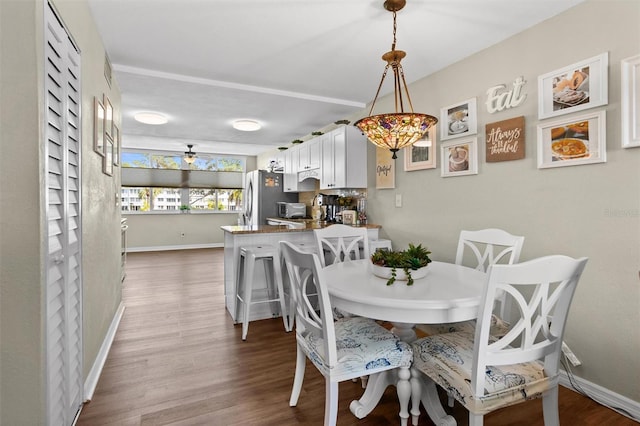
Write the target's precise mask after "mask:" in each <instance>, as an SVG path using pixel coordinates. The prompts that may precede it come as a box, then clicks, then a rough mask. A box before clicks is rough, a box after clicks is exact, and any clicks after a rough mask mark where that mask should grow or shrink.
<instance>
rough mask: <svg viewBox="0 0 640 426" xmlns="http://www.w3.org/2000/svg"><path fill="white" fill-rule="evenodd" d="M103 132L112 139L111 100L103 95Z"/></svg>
mask: <svg viewBox="0 0 640 426" xmlns="http://www.w3.org/2000/svg"><path fill="white" fill-rule="evenodd" d="M103 102H104V133H105V134H106V135H107V136H109V137H110V138H111V139H113V105H111V101H110V100H109V98H108V97H107V95H104V101H103Z"/></svg>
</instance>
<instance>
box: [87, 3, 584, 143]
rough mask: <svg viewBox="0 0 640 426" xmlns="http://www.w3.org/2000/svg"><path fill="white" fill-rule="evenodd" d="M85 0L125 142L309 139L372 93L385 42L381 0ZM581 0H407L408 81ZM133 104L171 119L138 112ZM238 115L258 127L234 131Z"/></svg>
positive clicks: (386, 19)
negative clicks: (110, 75)
mask: <svg viewBox="0 0 640 426" xmlns="http://www.w3.org/2000/svg"><path fill="white" fill-rule="evenodd" d="M88 1H89V5H90V8H91V10H92V13H93V16H94V19H95V21H96V23H97V25H98V29H99V31H100V34H101V36H102V40H103V43H104V45H105V47H106V50H107V54H108V55H109V58H110V60H111V62H112V65H113V72H114V76H115V79H116V80H117V82H118V85H119V87H120V90H121V93H122V106H121V108H122V111H121V114H122V125H121V127H122V129H121V132H122V135H123V136H122V146H123V147H125V148H127V147H130V148H150V149H161V150H168V151H185V150H186V145H187V144H193V145H194V148H193V150H194V151H196V152H217V153H225V154H244V155H257V154H259V153H261V152H264V151H267V150H272V149H274V148H275V147H278V146H288V145H290V142H291V141H292V140H294V139H307V138H308V137H309V135H310V133H311V132H313V131H317V130H320V129H322V128H324V127H325V126H328V125H330V124H332V123H333V122H334V121H336V120H341V119H344V118H345V117H348V116H350V115H353V114H355V113H358V112H359V111H361V110H363V109H364V108H365V107H366V104H367V103H369V102H371V101H372V99H373V96H374V95H375V91H376V89H377V87H378V84H379V82H380V78H381V76H382V71H383V69H384V65H385V62H383V61H382V59H381V56H382V54H383V53H385V52H386V51H388V50H390V49H391V42H392V27H393V25H392V23H393V20H392V14H391V13H390V12H388V11H386V10H385V9H384V8H383V6H382V4H383V0H88ZM582 1H583V0H408V1H407V5H406V6H405V8H404V9H403V10H401V11H400V12H398V18H397V21H398V26H397V48H398V49H400V50H405V51H406V52H407V57H406V58H405V59H404V60H403V62H402V63H403V67H404V70H405V76H406V78H407V82H408V83H411V82H412V81H415V80H418V79H420V78H422V77H425V76H427V75H429V74H431V73H433V72H435V71H438V70H440V69H442V68H444V67H446V66H447V65H449V64H452V63H454V62H457V61H459V60H461V59H463V58H465V57H467V56H469V55H471V54H473V53H475V52H477V51H479V50H482V49H484V48H486V47H489V46H491V45H493V44H495V43H498V42H500V41H501V40H504V39H506V38H508V37H510V36H511V35H513V34H516V33H518V32H521V31H522V30H524V29H526V28H528V27H531V26H533V25H535V24H537V23H539V22H541V21H543V20H545V19H547V18H549V17H551V16H553V15H556V14H558V13H560V12H562V11H564V10H566V9H568V8H570V7H573V6H575V5H577V4H578V3H580V2H582ZM391 81H392V80H391V79H390V78H387V79H386V81H385V85H384V87H383V92H384V93H388V92H390V91H392V83H391ZM138 111H158V112H162V113H165V114H166V115H168V116H169V119H170V121H169V123H168V124H165V125H163V126H151V125H145V124H140V123H137V122H135V121H134V120H133V114H134V113H135V112H138ZM377 112H378V113H381V112H384V111H377ZM431 113H432V114H433V112H431ZM363 115H364V114H363ZM237 118H251V119H255V120H258V121H260V122H261V123H262V124H263V126H264V127H263V128H262V129H261V130H259V131H256V132H240V131H238V130H235V129H233V128H232V127H231V121H233V120H234V119H237Z"/></svg>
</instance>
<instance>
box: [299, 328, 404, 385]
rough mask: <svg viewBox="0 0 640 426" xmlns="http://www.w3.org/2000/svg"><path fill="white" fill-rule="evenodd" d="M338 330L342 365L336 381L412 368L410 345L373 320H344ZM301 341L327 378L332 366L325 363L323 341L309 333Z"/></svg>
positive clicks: (335, 370)
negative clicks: (390, 370) (393, 369)
mask: <svg viewBox="0 0 640 426" xmlns="http://www.w3.org/2000/svg"><path fill="white" fill-rule="evenodd" d="M334 328H335V333H336V348H337V353H338V364H337V365H336V366H334V367H333V370H332V371H331V376H332V378H335V380H336V381H343V380H347V379H350V378H353V377H359V376H363V375H369V374H374V373H378V372H380V371H383V370H388V369H389V367H407V368H408V367H410V366H411V362H412V360H413V352H412V351H411V348H410V347H409V345H408V344H407V343H405V342H403V341H401V340H400V339H399V338H398V337H396V336H395V335H394V334H393V333H391V331H389V330H387V329H386V328H384V327H382V326H381V325H380V324H378V323H376V322H375V321H373V320H371V319H369V318H363V317H351V318H343V319H340V320H338V321H336V322H335V323H334ZM298 342H299V343H300V344H301V345H302V346H303V347H304V349H305V352H306V353H307V354H308V356H309V359H311V361H312V362H313V363H314V364H315V366H316V367H317V368H318V370H320V371H321V372H322V373H323V374H324V375H325V376H326V375H327V374H328V370H329V366H328V365H327V364H326V362H325V356H324V342H323V341H322V338H320V337H318V336H316V335H313V334H308V335H306V336H298Z"/></svg>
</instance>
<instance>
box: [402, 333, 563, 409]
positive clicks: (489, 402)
mask: <svg viewBox="0 0 640 426" xmlns="http://www.w3.org/2000/svg"><path fill="white" fill-rule="evenodd" d="M491 339H492V341H495V340H497V339H496V338H495V337H492V338H491ZM473 340H474V334H473V333H468V332H456V333H445V334H439V335H435V336H429V337H424V338H422V339H419V340H416V341H415V342H413V343H412V345H411V347H412V349H413V353H414V361H413V367H414V368H416V369H417V370H419V371H421V372H422V373H424V374H426V375H427V376H429V377H430V378H431V379H432V380H433V381H434V382H436V383H437V384H438V385H439V386H441V387H442V388H443V389H445V390H446V391H447V392H448V393H449V394H450V395H453V397H454V398H455V399H456V400H458V402H460V403H461V404H462V405H464V406H465V407H466V408H467V409H468V410H469V411H471V412H473V413H475V414H486V413H488V412H490V411H492V410H495V409H496V408H499V407H506V406H508V405H513V404H516V403H518V402H521V401H522V400H524V399H533V398H537V397H539V396H540V395H541V394H542V392H544V391H546V390H548V389H550V388H551V387H552V385H553V384H554V383H557V380H558V378H557V377H554V378H548V377H546V375H545V372H544V368H543V364H542V363H541V362H538V361H535V362H528V363H523V364H514V365H501V366H497V367H493V366H488V367H487V371H486V376H485V385H484V387H485V391H484V395H482V396H480V397H476V396H474V395H473V391H472V389H471V368H472V361H473Z"/></svg>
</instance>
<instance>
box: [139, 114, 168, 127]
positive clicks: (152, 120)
mask: <svg viewBox="0 0 640 426" xmlns="http://www.w3.org/2000/svg"><path fill="white" fill-rule="evenodd" d="M133 118H134V119H135V120H136V121H139V122H140V123H144V124H154V125H158V124H166V123H167V122H168V121H169V118H167V116H166V115H164V114H160V113H159V112H138V113H136V114H135V115H134V116H133Z"/></svg>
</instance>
